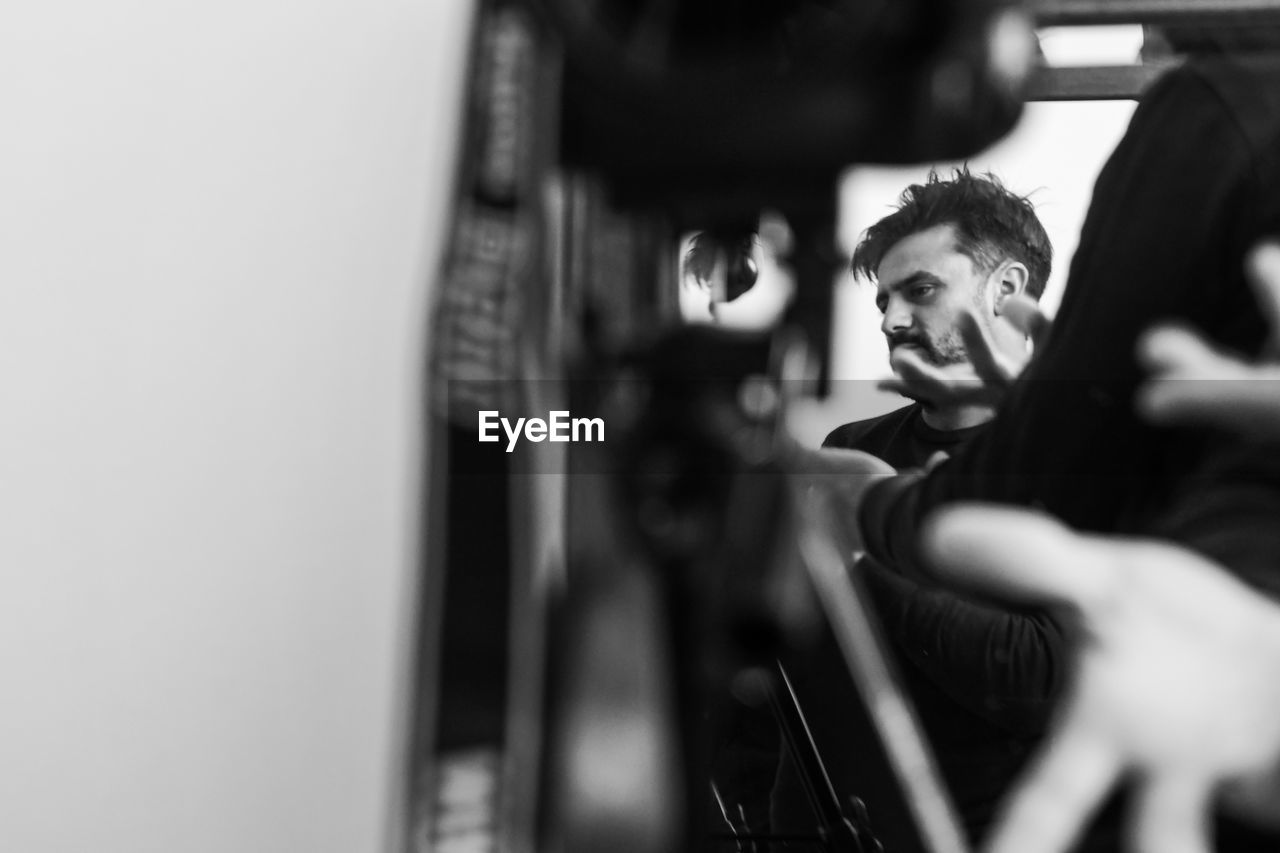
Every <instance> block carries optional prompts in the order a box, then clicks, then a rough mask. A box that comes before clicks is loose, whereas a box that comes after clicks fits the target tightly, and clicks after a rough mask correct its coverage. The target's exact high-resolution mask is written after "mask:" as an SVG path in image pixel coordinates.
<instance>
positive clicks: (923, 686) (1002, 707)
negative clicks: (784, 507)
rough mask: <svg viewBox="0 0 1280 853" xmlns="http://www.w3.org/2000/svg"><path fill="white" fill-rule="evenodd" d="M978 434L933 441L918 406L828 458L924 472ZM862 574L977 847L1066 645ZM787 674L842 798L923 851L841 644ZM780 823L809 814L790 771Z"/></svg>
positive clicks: (864, 567)
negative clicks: (861, 457)
mask: <svg viewBox="0 0 1280 853" xmlns="http://www.w3.org/2000/svg"><path fill="white" fill-rule="evenodd" d="M981 430H982V427H980V426H979V427H970V428H966V429H958V430H938V429H934V428H932V427H930V426H929V425H928V424H927V423H925V421H924V418H923V416H922V414H921V410H920V407H919V406H918V405H911V406H906V407H904V408H902V409H898V410H896V411H893V412H890V413H888V414H886V415H882V416H880V417H877V418H872V419H869V420H864V421H858V422H856V423H851V424H845V425H844V426H841V427H839V428H837V429H836V430H834V431H833V432H832V433H831V434H830V435H829V436H827V439H826V441H824V442H823V446H825V447H843V448H850V449H855V450H863V451H866V452H869V453H873V454H875V455H876V456H879V457H880V458H882V459H884V460H885V461H887V462H889V463H890V464H891V465H893V466H894V467H895V468H898V469H906V468H917V467H920V466H923V465H924V464H925V463H926V462H927V461H928V460H929V459H930V457H932V456H933V455H934V454H935V453H937V452H938V451H943V452H946V453H952V452H954V451H955V450H956V449H958V448H959V447H960V446H961V445H962V444H963V443H964V442H965V441H967V440H969V439H971V438H972V437H973V436H975V435H977V434H978V433H979V432H980V431H981ZM859 570H860V571H861V572H862V577H863V579H864V582H865V583H864V586H865V588H866V589H867V591H868V592H869V593H870V595H871V597H872V600H873V604H874V606H875V610H876V611H877V615H878V616H879V618H880V621H881V624H882V627H883V628H884V631H885V635H886V638H887V639H888V643H889V648H890V653H891V654H892V656H893V658H894V663H895V664H896V666H897V669H898V673H899V676H900V678H901V681H902V683H903V686H904V687H905V688H906V690H907V692H908V693H909V694H910V697H911V699H912V702H913V705H914V706H915V709H916V711H917V714H918V716H919V718H920V721H921V724H922V725H923V727H924V730H925V733H926V734H927V736H928V739H929V742H930V745H931V746H932V748H933V751H934V753H935V756H936V758H937V759H938V764H939V767H940V769H941V771H942V774H943V777H944V780H945V781H946V783H947V787H948V789H949V790H950V792H951V794H952V797H953V799H954V801H955V803H956V805H957V807H958V809H959V812H960V816H961V818H962V819H963V821H964V824H965V827H966V829H967V830H968V833H969V836H970V838H971V839H975V840H976V839H977V838H979V837H980V836H981V834H982V833H983V832H984V831H985V830H986V828H987V827H988V825H989V824H990V821H991V818H992V816H993V812H994V810H995V808H996V806H997V805H998V803H999V802H1000V799H1001V798H1002V796H1003V795H1004V793H1005V792H1006V791H1007V789H1008V788H1009V785H1010V784H1011V782H1012V780H1013V778H1014V776H1015V775H1016V773H1017V772H1018V771H1019V770H1020V769H1021V768H1022V765H1023V763H1024V761H1025V759H1026V757H1027V755H1028V753H1029V752H1030V750H1031V748H1032V747H1033V746H1034V745H1035V743H1036V742H1037V740H1038V736H1039V735H1040V734H1041V733H1042V732H1043V731H1044V729H1045V727H1046V725H1047V722H1048V717H1049V712H1050V710H1051V707H1052V702H1053V699H1054V698H1055V697H1056V695H1057V693H1058V691H1059V689H1060V686H1061V682H1062V675H1063V670H1062V660H1063V654H1064V651H1063V637H1062V632H1061V630H1060V627H1059V626H1058V624H1057V623H1056V622H1055V621H1054V620H1053V619H1051V618H1050V617H1049V616H1048V614H1045V613H1043V612H1039V611H1026V610H1023V611H1018V610H1012V609H1001V608H997V607H993V606H990V605H989V604H985V603H979V602H976V601H973V600H970V599H967V598H964V597H962V596H960V595H958V594H956V593H954V592H951V591H948V590H945V589H942V588H940V587H938V586H936V585H934V584H929V583H918V582H915V581H912V580H908V579H906V578H904V577H902V576H901V575H898V574H896V573H894V572H891V571H888V570H886V569H885V568H884V567H882V566H880V565H878V564H876V563H874V562H873V561H870V560H864V561H863V562H862V563H861V564H860V566H859ZM788 669H789V671H790V674H791V676H792V679H793V682H794V683H795V687H796V690H797V694H798V698H799V699H800V702H801V703H802V705H803V707H804V710H805V712H806V714H807V716H808V718H809V722H810V725H811V727H812V729H813V734H814V737H815V739H816V741H817V743H818V746H819V749H820V751H821V753H822V755H823V758H824V761H825V762H826V764H827V769H828V771H829V772H830V773H831V775H832V780H833V783H834V784H835V785H836V788H837V791H839V792H842V793H851V794H854V795H857V796H858V797H860V798H861V799H863V800H864V801H865V802H866V804H867V808H868V813H869V817H870V819H871V825H872V829H873V831H874V832H875V833H876V834H877V836H878V837H879V838H880V839H881V840H882V841H883V842H884V844H885V847H886V849H888V850H895V851H910V850H915V849H920V842H919V840H918V838H917V836H916V833H915V830H914V829H913V827H912V826H911V818H910V815H909V814H908V812H907V810H906V804H905V802H904V801H903V799H902V795H901V793H900V792H899V791H898V790H897V787H896V782H894V780H893V778H892V776H891V774H890V771H889V768H888V765H887V763H886V760H885V757H884V754H883V749H882V747H881V746H880V744H879V743H878V739H877V737H876V735H875V734H874V732H873V731H871V728H870V722H869V720H868V719H867V717H866V715H865V712H864V711H863V710H862V707H861V703H860V701H859V699H858V698H857V695H856V693H855V691H854V688H853V685H852V682H851V681H850V678H849V675H848V670H847V668H846V667H845V664H844V661H843V658H842V657H841V655H840V653H839V650H838V649H837V647H836V646H835V642H834V638H833V637H832V636H831V635H830V634H825V635H824V636H823V638H822V641H821V643H820V644H819V647H818V648H817V649H816V650H814V651H812V652H808V653H806V655H805V658H804V659H803V660H798V661H793V662H790V664H789V666H788ZM774 801H775V804H774V818H775V824H777V825H778V826H780V827H782V828H788V829H792V828H795V829H798V828H800V827H801V826H802V824H803V817H804V815H805V811H804V808H803V803H802V800H801V796H800V792H799V790H798V789H797V788H796V787H795V780H794V769H793V768H791V767H789V766H785V765H784V766H783V767H782V768H781V769H780V772H779V781H778V785H777V789H776V790H775V793H774Z"/></svg>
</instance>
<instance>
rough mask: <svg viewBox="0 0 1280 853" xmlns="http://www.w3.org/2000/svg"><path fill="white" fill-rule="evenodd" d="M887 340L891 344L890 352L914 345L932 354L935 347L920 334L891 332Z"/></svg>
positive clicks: (886, 336)
mask: <svg viewBox="0 0 1280 853" xmlns="http://www.w3.org/2000/svg"><path fill="white" fill-rule="evenodd" d="M884 337H885V340H886V341H888V342H889V351H890V352H893V351H894V350H895V349H897V348H898V347H900V346H902V345H903V344H912V345H913V346H917V347H920V349H922V350H925V351H926V352H932V351H933V346H932V345H931V344H930V343H929V339H928V338H926V337H925V336H924V335H922V334H920V333H919V332H890V333H889V334H887V335H885V336H884Z"/></svg>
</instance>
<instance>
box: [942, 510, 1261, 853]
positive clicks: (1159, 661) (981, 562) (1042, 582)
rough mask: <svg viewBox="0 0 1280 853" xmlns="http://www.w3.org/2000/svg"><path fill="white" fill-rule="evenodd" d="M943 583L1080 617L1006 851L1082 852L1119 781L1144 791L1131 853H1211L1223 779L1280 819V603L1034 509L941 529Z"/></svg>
mask: <svg viewBox="0 0 1280 853" xmlns="http://www.w3.org/2000/svg"><path fill="white" fill-rule="evenodd" d="M924 535H925V542H926V547H927V548H928V549H929V552H930V554H931V556H932V559H933V562H934V563H935V565H936V566H937V568H938V570H939V573H940V574H942V575H943V576H946V577H949V578H950V579H952V580H954V581H956V582H961V583H965V584H968V585H970V586H977V587H979V588H981V589H984V590H986V591H987V592H989V593H993V594H996V595H998V596H1001V597H1003V598H1006V599H1016V600H1020V601H1025V602H1035V603H1039V604H1046V603H1048V604H1058V605H1062V606H1064V607H1065V608H1067V609H1068V610H1069V611H1071V612H1073V613H1074V615H1075V622H1076V624H1077V625H1078V628H1079V637H1080V640H1081V642H1080V644H1079V646H1078V659H1077V661H1076V672H1075V677H1074V681H1073V687H1072V690H1071V692H1070V694H1069V697H1068V699H1067V702H1066V704H1065V706H1064V709H1063V711H1062V712H1061V714H1060V717H1059V719H1058V721H1057V723H1056V726H1055V730H1054V732H1053V734H1052V735H1051V736H1050V737H1049V738H1048V740H1047V741H1046V744H1047V746H1046V748H1045V749H1044V750H1043V752H1042V753H1041V754H1040V755H1039V756H1038V758H1037V759H1036V760H1035V762H1034V763H1033V765H1032V767H1031V769H1030V771H1029V772H1028V773H1027V775H1026V776H1025V778H1024V779H1023V780H1022V781H1021V783H1020V784H1019V786H1018V787H1017V789H1016V791H1015V793H1014V795H1013V798H1012V800H1011V801H1010V803H1009V804H1008V805H1007V808H1006V810H1005V813H1004V815H1003V818H1002V820H1001V821H1000V822H999V823H998V825H997V827H996V829H995V831H994V833H993V836H992V838H991V839H990V842H989V844H988V846H987V849H988V851H990V853H1053V851H1062V850H1066V849H1068V848H1069V847H1070V845H1071V843H1072V841H1073V839H1074V838H1075V837H1076V835H1077V834H1078V833H1079V832H1080V830H1081V829H1082V827H1083V826H1084V825H1085V824H1086V823H1087V821H1088V817H1089V815H1090V814H1091V813H1092V811H1093V810H1094V809H1095V807H1096V806H1097V805H1098V803H1099V802H1100V801H1101V800H1102V799H1103V798H1104V796H1105V795H1106V794H1107V793H1108V792H1109V791H1110V789H1111V788H1112V787H1113V786H1114V784H1115V783H1116V782H1117V780H1118V779H1119V778H1120V777H1121V776H1122V775H1125V774H1130V773H1132V775H1133V777H1134V778H1135V779H1136V780H1137V782H1136V784H1137V785H1138V786H1139V790H1138V791H1137V794H1138V796H1137V798H1136V800H1135V803H1136V809H1135V811H1134V813H1133V815H1132V818H1131V823H1130V826H1129V830H1130V834H1131V838H1130V849H1133V850H1135V851H1151V853H1155V851H1159V853H1207V851H1208V850H1209V849H1210V843H1209V840H1208V839H1209V832H1208V826H1209V814H1210V808H1211V805H1212V801H1213V798H1214V795H1215V792H1216V791H1217V790H1218V787H1219V785H1220V784H1221V783H1230V785H1231V789H1232V793H1233V795H1234V796H1233V797H1232V802H1233V803H1234V805H1235V807H1236V808H1237V809H1238V810H1240V811H1243V812H1244V813H1245V815H1246V816H1247V817H1250V818H1252V819H1253V820H1255V821H1260V822H1268V821H1276V820H1277V819H1278V818H1277V816H1278V815H1280V785H1277V784H1276V778H1277V774H1276V767H1277V761H1278V759H1280V606H1278V605H1276V604H1275V603H1274V602H1272V601H1270V600H1269V599H1266V598H1264V597H1262V596H1261V595H1259V594H1257V593H1255V592H1254V591H1253V590H1251V589H1249V588H1248V587H1245V586H1244V585H1242V584H1241V583H1240V582H1238V581H1237V580H1235V579H1234V578H1233V577H1231V576H1230V575H1228V574H1227V573H1226V572H1224V571H1223V570H1221V569H1220V568H1218V567H1217V566H1215V565H1213V564H1212V563H1210V562H1209V561H1207V560H1205V559H1204V558H1202V557H1200V556H1199V555H1197V554H1194V553H1192V552H1190V551H1188V550H1186V549H1183V548H1180V547H1177V546H1174V545H1171V544H1167V543H1161V542H1155V541H1144V540H1126V539H1114V538H1113V539H1106V538H1102V537H1090V536H1082V535H1078V534H1076V533H1073V532H1072V531H1070V530H1068V529H1067V528H1065V527H1063V526H1062V525H1061V524H1058V523H1057V522H1054V521H1052V520H1050V519H1048V518H1046V517H1044V516H1040V515H1035V514H1032V513H1029V512H1025V511H1020V510H1009V509H994V508H990V507H976V506H972V505H971V506H967V507H959V508H953V509H948V510H944V511H943V512H942V513H940V514H939V515H938V516H937V517H935V519H933V520H932V521H931V523H930V524H929V525H928V526H927V527H926V530H925V533H924Z"/></svg>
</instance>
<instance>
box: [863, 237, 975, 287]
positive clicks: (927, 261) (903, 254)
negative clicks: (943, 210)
mask: <svg viewBox="0 0 1280 853" xmlns="http://www.w3.org/2000/svg"><path fill="white" fill-rule="evenodd" d="M922 272H923V273H932V274H933V275H936V276H938V277H939V278H943V279H945V278H947V277H948V274H949V275H950V276H955V275H972V274H973V272H974V269H973V261H972V259H971V258H969V256H968V255H965V254H963V253H962V252H961V251H960V247H959V244H958V243H957V242H956V233H955V229H954V228H953V227H952V226H951V225H935V226H933V227H932V228H928V229H926V230H924V231H917V232H915V233H914V234H908V235H907V236H906V237H903V238H902V239H901V240H899V241H898V242H897V243H894V244H893V246H891V247H890V248H889V251H887V252H885V254H884V257H883V258H882V259H881V260H880V266H879V268H878V269H877V270H876V286H877V289H879V290H884V289H885V288H889V287H893V286H894V285H895V284H898V283H899V282H901V281H903V280H904V279H907V278H910V277H912V276H915V275H917V274H919V273H922Z"/></svg>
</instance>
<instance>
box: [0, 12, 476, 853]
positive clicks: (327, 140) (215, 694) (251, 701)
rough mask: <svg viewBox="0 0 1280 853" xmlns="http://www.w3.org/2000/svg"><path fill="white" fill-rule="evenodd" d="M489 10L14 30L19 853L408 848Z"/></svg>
mask: <svg viewBox="0 0 1280 853" xmlns="http://www.w3.org/2000/svg"><path fill="white" fill-rule="evenodd" d="M468 17H469V11H468V9H467V5H466V4H465V2H464V0H447V1H446V0H416V2H407V0H405V2H401V1H400V0H223V2H216V3H213V2H201V3H192V2H182V0H122V2H115V3H101V2H93V0H49V2H43V3H23V4H18V5H17V6H15V7H13V8H12V9H10V10H9V11H8V13H7V14H6V16H5V19H6V20H5V23H4V26H3V28H0V116H3V123H4V130H3V132H2V133H0V684H2V685H3V700H2V703H3V704H2V705H0V803H3V806H2V809H3V818H2V819H0V850H5V851H15V853H17V851H22V853H38V852H39V851H59V853H61V851H78V850H86V851H87V850H93V851H98V853H143V851H165V853H172V851H183V853H194V851H218V853H227V851H234V853H251V851H281V853H300V851H308V853H315V851H335V853H338V851H341V853H353V851H366V850H376V849H379V848H380V847H382V845H383V844H384V843H385V840H386V831H387V829H386V827H387V822H388V821H387V817H388V815H387V811H388V803H390V802H392V801H393V799H394V794H395V790H394V784H395V780H396V776H395V770H397V769H398V765H397V764H396V756H397V755H398V746H399V745H398V743H397V738H398V737H400V736H401V734H402V733H401V731H400V729H399V728H398V727H397V725H396V723H397V717H398V716H399V715H402V714H403V707H402V703H401V702H400V701H399V700H400V699H401V698H402V697H401V696H400V694H399V691H402V690H403V689H404V679H403V678H402V675H403V672H404V669H405V665H406V660H405V655H404V654H403V644H402V640H403V634H404V633H405V630H406V620H405V616H406V613H407V605H408V604H409V603H410V601H409V598H410V595H411V593H412V589H413V586H412V572H411V569H412V567H413V565H414V562H413V561H414V556H415V554H414V552H415V548H416V540H415V535H416V527H415V524H416V520H417V510H418V507H417V501H418V497H419V495H418V491H419V473H420V472H419V449H420V444H421V436H420V435H419V432H418V427H419V423H418V418H419V414H420V412H419V408H420V402H419V401H420V394H421V389H420V385H421V381H422V373H423V364H424V349H423V347H424V340H423V335H424V323H425V315H426V291H427V285H428V281H429V278H430V275H429V273H430V271H431V270H433V269H434V267H435V263H436V256H437V254H438V252H439V249H440V246H441V243H442V238H443V233H442V226H443V224H444V221H445V212H446V205H447V202H448V183H447V180H448V175H449V169H450V167H451V164H452V156H453V141H452V133H453V130H452V128H453V127H454V124H455V123H454V115H455V108H456V99H457V94H458V85H459V79H460V71H461V69H460V62H461V60H462V58H463V55H464V49H465V45H466V31H467V27H468V24H469V20H468Z"/></svg>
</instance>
